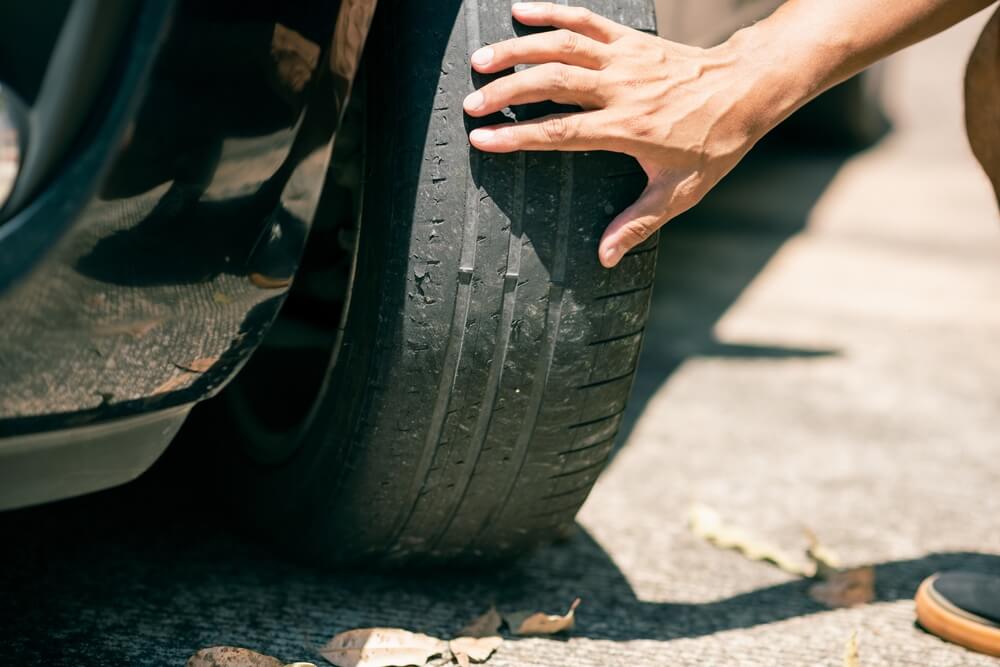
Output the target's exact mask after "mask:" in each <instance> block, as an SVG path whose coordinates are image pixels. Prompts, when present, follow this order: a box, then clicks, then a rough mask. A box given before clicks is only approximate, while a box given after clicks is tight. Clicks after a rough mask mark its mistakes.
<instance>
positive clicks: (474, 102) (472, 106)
mask: <svg viewBox="0 0 1000 667" xmlns="http://www.w3.org/2000/svg"><path fill="white" fill-rule="evenodd" d="M484 101H485V100H484V98H483V94H482V93H481V92H479V91H478V90H477V91H476V92H474V93H472V94H470V95H469V96H468V97H466V98H465V101H464V102H462V106H464V107H465V108H466V110H468V111H475V110H476V109H478V108H479V107H481V106H483V102H484Z"/></svg>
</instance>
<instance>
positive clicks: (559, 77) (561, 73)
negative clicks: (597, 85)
mask: <svg viewBox="0 0 1000 667" xmlns="http://www.w3.org/2000/svg"><path fill="white" fill-rule="evenodd" d="M548 79H549V86H550V87H551V88H552V89H553V90H569V89H570V88H571V87H572V84H573V81H572V77H571V76H570V73H569V70H568V69H567V68H565V67H561V66H559V65H552V66H551V67H550V68H549V71H548Z"/></svg>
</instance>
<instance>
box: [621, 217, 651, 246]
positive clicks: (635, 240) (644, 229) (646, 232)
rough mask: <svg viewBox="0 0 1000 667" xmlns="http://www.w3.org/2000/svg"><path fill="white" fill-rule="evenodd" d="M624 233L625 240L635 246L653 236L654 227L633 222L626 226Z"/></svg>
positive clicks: (637, 221)
mask: <svg viewBox="0 0 1000 667" xmlns="http://www.w3.org/2000/svg"><path fill="white" fill-rule="evenodd" d="M622 232H623V233H624V235H625V238H626V239H627V240H628V241H629V242H630V243H631V244H632V245H633V246H635V245H639V244H640V243H643V242H644V241H646V240H647V239H649V237H650V236H652V235H653V227H652V225H649V224H646V223H645V222H641V221H639V220H632V221H631V222H628V223H627V224H626V225H625V229H623V230H622Z"/></svg>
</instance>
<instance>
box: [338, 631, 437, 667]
mask: <svg viewBox="0 0 1000 667" xmlns="http://www.w3.org/2000/svg"><path fill="white" fill-rule="evenodd" d="M447 650H448V643H447V642H445V641H443V640H441V639H438V638H437V637H430V636H428V635H422V634H419V633H416V632H408V631H406V630H400V629H399V628H358V629H357V630H348V631H347V632H341V633H340V634H338V635H336V636H335V637H334V638H333V639H331V640H330V641H329V642H327V644H326V646H324V647H323V648H321V649H320V650H319V652H320V655H322V656H323V657H324V658H326V659H327V660H329V661H330V662H331V663H333V664H334V665H337V667H406V666H407V665H423V664H425V663H426V662H427V660H428V659H430V658H431V657H433V656H435V655H441V654H442V653H444V652H445V651H447Z"/></svg>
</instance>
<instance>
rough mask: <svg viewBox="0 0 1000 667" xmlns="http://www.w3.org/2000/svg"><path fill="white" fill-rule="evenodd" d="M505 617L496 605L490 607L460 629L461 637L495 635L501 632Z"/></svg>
mask: <svg viewBox="0 0 1000 667" xmlns="http://www.w3.org/2000/svg"><path fill="white" fill-rule="evenodd" d="M501 625H503V619H502V618H501V617H500V613H499V612H498V611H497V608H496V607H490V609H489V611H487V612H486V613H485V614H483V615H482V616H479V617H477V618H475V619H474V620H472V621H471V622H470V623H469V624H468V625H466V626H465V627H464V628H462V629H461V630H459V631H458V636H459V637H493V636H496V635H498V634H500V626H501Z"/></svg>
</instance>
